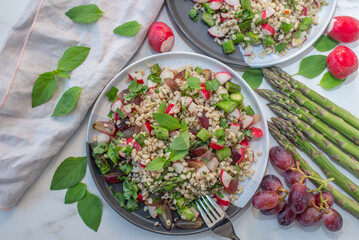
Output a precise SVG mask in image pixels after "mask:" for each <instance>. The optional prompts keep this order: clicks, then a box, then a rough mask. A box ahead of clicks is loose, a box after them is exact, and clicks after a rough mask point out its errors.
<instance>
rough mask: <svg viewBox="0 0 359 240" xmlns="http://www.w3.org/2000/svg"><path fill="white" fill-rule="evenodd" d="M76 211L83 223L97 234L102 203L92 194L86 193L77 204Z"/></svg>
mask: <svg viewBox="0 0 359 240" xmlns="http://www.w3.org/2000/svg"><path fill="white" fill-rule="evenodd" d="M77 211H78V212H79V214H80V217H81V218H82V220H83V221H84V223H85V224H86V225H87V226H88V227H89V228H91V229H92V230H94V231H95V232H97V230H98V227H99V226H100V223H101V217H102V202H101V200H100V199H99V198H98V197H97V196H96V195H94V194H92V193H89V192H86V194H85V196H84V197H83V198H82V199H81V200H80V201H78V202H77Z"/></svg>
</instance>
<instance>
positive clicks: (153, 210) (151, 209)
mask: <svg viewBox="0 0 359 240" xmlns="http://www.w3.org/2000/svg"><path fill="white" fill-rule="evenodd" d="M157 208H158V206H147V210H148V213H149V214H150V215H151V217H152V218H156V217H157V216H158V212H157Z"/></svg>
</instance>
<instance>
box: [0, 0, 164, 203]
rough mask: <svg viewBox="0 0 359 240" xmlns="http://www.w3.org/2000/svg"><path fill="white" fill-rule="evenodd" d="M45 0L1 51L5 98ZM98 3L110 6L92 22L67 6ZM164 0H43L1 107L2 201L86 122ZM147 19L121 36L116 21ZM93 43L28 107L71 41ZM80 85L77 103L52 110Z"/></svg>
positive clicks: (20, 189)
mask: <svg viewBox="0 0 359 240" xmlns="http://www.w3.org/2000/svg"><path fill="white" fill-rule="evenodd" d="M39 3H40V0H35V1H30V2H29V5H28V7H27V8H26V11H25V12H24V14H23V16H22V17H21V19H20V20H19V21H18V23H17V24H16V25H15V26H14V27H13V29H12V31H11V32H10V34H9V37H8V40H7V41H6V43H5V45H4V46H3V49H2V50H1V52H0V66H1V68H0V98H3V96H4V94H5V92H6V90H7V89H8V87H9V84H10V79H11V77H12V74H13V72H14V69H15V65H16V62H17V59H18V57H19V54H20V51H21V48H22V45H23V43H24V40H25V37H26V35H27V33H28V31H29V29H30V26H31V24H32V22H33V19H34V16H35V12H36V10H37V7H38V6H39ZM89 3H95V4H97V6H98V7H99V8H100V9H101V10H102V11H104V12H105V14H104V15H103V16H102V17H101V18H100V19H99V20H98V21H97V22H95V23H90V24H81V23H74V22H73V21H72V20H70V19H69V18H68V17H67V16H66V15H65V12H66V11H67V10H69V9H70V8H72V7H74V6H78V5H82V4H89ZM162 3H163V0H151V1H147V0H118V1H106V0H95V1H90V2H89V1H71V0H56V1H55V0H45V2H44V5H43V8H42V10H41V12H40V15H39V18H38V21H37V23H36V25H35V28H34V31H33V32H32V35H31V37H30V39H29V42H28V46H27V48H26V51H25V54H24V57H23V59H22V62H21V65H20V68H19V71H18V74H17V77H16V79H15V83H14V86H13V88H12V90H11V92H10V95H9V97H8V99H7V101H6V103H5V105H4V106H3V107H2V108H1V109H0V122H1V127H0V207H1V208H12V207H13V206H15V205H16V203H17V202H18V201H19V199H20V198H21V196H22V195H23V193H24V192H25V190H26V189H27V188H28V187H29V186H31V184H33V182H34V181H35V180H36V178H37V177H38V176H39V174H40V173H41V171H42V170H43V169H44V168H45V166H46V165H47V163H48V161H49V160H50V159H51V157H52V156H54V155H55V154H56V153H57V152H58V151H59V150H60V149H61V148H62V147H63V146H64V144H65V142H66V141H67V140H68V139H69V138H70V137H71V135H72V134H73V133H74V131H75V130H76V129H77V127H78V126H79V125H80V124H81V122H82V120H83V118H84V117H85V115H86V112H87V111H88V109H89V107H90V106H91V104H92V103H93V102H94V101H95V99H96V97H97V96H98V94H99V93H100V92H101V90H102V89H103V87H104V86H105V85H106V83H107V82H109V81H110V80H111V78H112V77H113V76H114V75H115V74H116V73H117V72H119V71H120V70H121V69H122V68H123V67H124V66H125V65H126V63H127V62H128V61H129V59H130V58H131V57H132V56H133V54H134V53H135V52H136V50H137V49H138V48H139V46H140V45H141V43H142V42H143V40H144V38H145V37H146V33H147V30H148V28H149V26H150V25H151V23H152V22H153V21H154V20H155V18H156V16H157V14H158V12H159V10H160V8H161V6H162ZM131 20H136V21H138V22H139V23H140V24H142V26H141V28H140V31H139V32H138V34H137V35H136V36H135V37H123V36H119V35H116V34H114V33H113V29H114V28H115V27H117V26H118V25H120V24H122V23H125V22H127V21H131ZM76 45H80V46H87V47H90V48H91V51H90V54H89V56H88V58H87V59H86V61H85V62H84V63H83V64H82V65H81V66H80V67H79V68H77V69H75V70H74V71H73V72H72V73H71V74H70V76H71V80H68V79H60V78H58V79H57V86H56V90H55V93H54V95H53V97H52V98H51V100H50V101H49V102H47V103H45V104H43V105H41V106H39V107H36V108H31V91H32V86H33V84H34V82H35V80H36V78H37V76H38V75H39V74H41V73H43V72H47V71H52V70H54V69H56V66H57V61H58V60H59V59H60V57H61V56H62V54H63V52H64V51H65V50H66V49H67V48H68V47H71V46H76ZM72 86H80V87H82V88H83V89H82V92H81V95H80V98H79V101H78V103H77V106H76V108H75V109H74V111H73V112H71V113H70V114H69V115H67V116H63V117H58V118H51V117H50V116H51V114H52V112H53V110H54V107H55V105H56V103H57V102H58V100H59V98H60V97H61V95H62V93H63V92H64V91H65V90H67V89H69V88H70V87H72Z"/></svg>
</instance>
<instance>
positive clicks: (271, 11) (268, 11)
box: [262, 6, 275, 19]
mask: <svg viewBox="0 0 359 240" xmlns="http://www.w3.org/2000/svg"><path fill="white" fill-rule="evenodd" d="M274 13H275V10H274V9H273V8H272V7H270V6H267V7H266V8H265V9H264V10H263V12H262V19H265V18H270V17H271V16H272V15H273V14H274Z"/></svg>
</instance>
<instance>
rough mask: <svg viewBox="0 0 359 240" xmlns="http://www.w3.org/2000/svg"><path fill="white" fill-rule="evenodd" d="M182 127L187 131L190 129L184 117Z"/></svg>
mask: <svg viewBox="0 0 359 240" xmlns="http://www.w3.org/2000/svg"><path fill="white" fill-rule="evenodd" d="M181 129H182V130H183V131H187V130H188V126H187V123H186V120H184V119H182V121H181Z"/></svg>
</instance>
